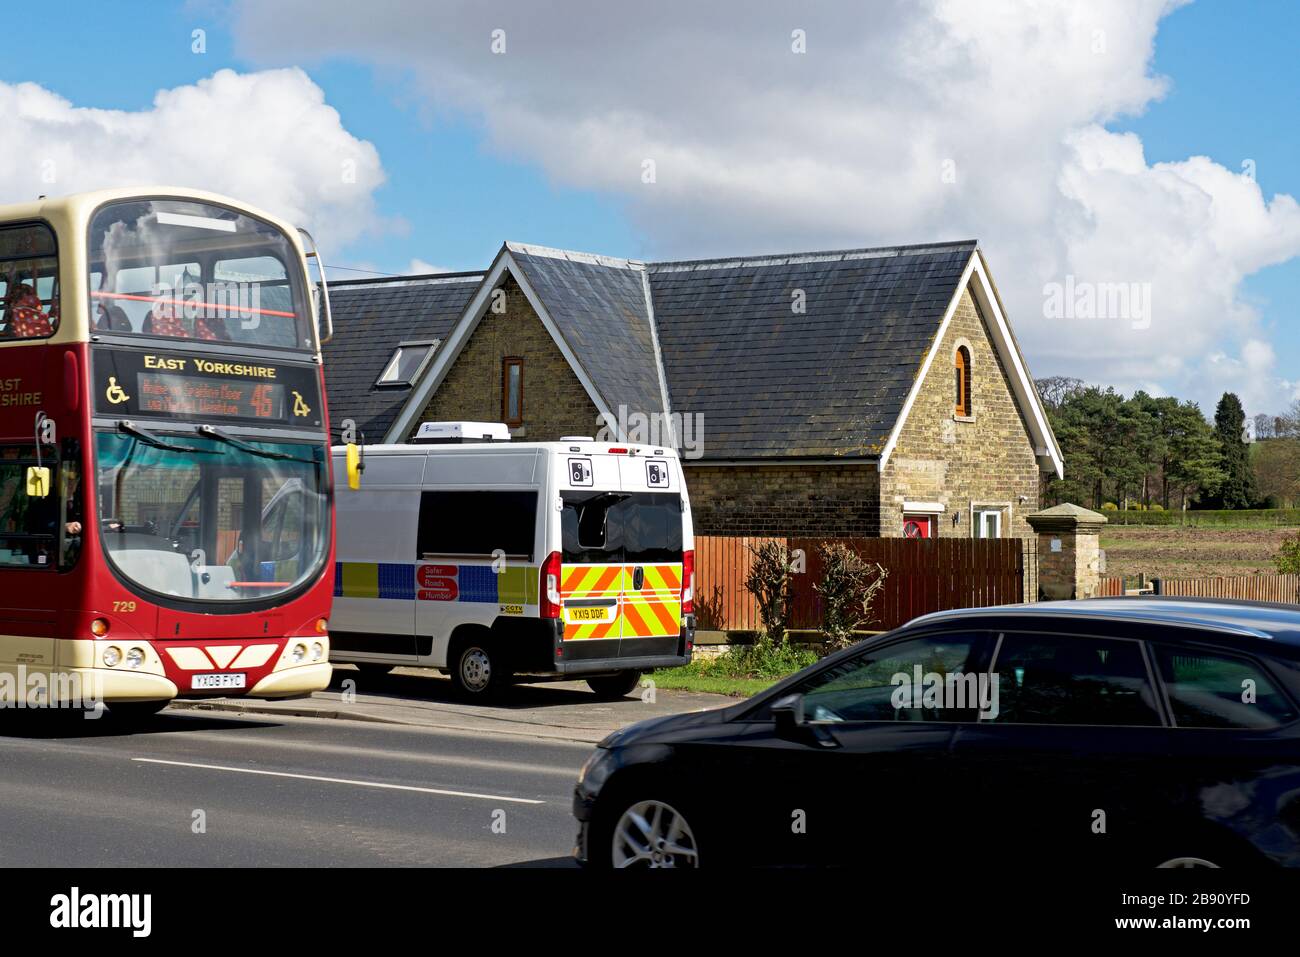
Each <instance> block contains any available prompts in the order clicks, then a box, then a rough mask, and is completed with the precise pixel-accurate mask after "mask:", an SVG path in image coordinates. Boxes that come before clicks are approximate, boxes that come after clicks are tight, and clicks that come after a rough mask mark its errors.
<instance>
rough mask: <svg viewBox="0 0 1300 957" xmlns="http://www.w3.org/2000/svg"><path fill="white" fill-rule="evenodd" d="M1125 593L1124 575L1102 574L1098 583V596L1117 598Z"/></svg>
mask: <svg viewBox="0 0 1300 957" xmlns="http://www.w3.org/2000/svg"><path fill="white" fill-rule="evenodd" d="M1123 594H1124V576H1123V575H1102V576H1101V580H1100V581H1099V582H1098V583H1097V596H1098V597H1099V598H1115V597H1118V596H1121V595H1123Z"/></svg>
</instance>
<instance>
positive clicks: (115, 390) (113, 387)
mask: <svg viewBox="0 0 1300 957" xmlns="http://www.w3.org/2000/svg"><path fill="white" fill-rule="evenodd" d="M104 395H105V397H106V398H107V399H108V401H109V402H111V403H113V405H121V404H122V403H123V402H130V401H131V397H130V396H129V395H127V394H126V390H125V389H123V388H122V387H121V386H120V385H118V384H117V376H115V375H111V376H109V377H108V388H107V389H106V390H104Z"/></svg>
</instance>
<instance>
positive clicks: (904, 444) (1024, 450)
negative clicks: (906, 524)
mask: <svg viewBox="0 0 1300 957" xmlns="http://www.w3.org/2000/svg"><path fill="white" fill-rule="evenodd" d="M961 344H964V345H967V346H968V347H969V349H970V352H971V369H972V376H971V380H972V381H971V398H972V406H973V407H972V409H971V411H972V412H973V413H974V414H973V415H972V416H971V421H958V420H957V419H956V418H955V417H954V406H955V399H956V396H955V393H956V388H955V385H954V370H953V362H954V355H955V353H956V349H957V347H958V345H961ZM1038 474H1039V469H1038V462H1037V459H1036V457H1035V455H1034V444H1033V440H1032V438H1031V437H1030V434H1029V430H1028V428H1027V427H1026V425H1025V420H1024V417H1023V416H1022V415H1021V413H1020V409H1019V406H1018V405H1017V404H1016V400H1015V395H1014V393H1013V392H1012V391H1011V384H1010V381H1009V379H1008V377H1007V370H1006V369H1005V368H1003V365H1002V362H1001V361H1000V360H999V358H998V356H997V353H996V351H995V350H994V348H993V344H992V342H991V341H990V340H989V337H988V332H987V330H986V328H985V325H984V322H983V320H982V318H981V316H980V314H979V312H978V310H977V308H976V305H975V301H974V300H973V299H972V298H971V295H970V291H969V290H967V291H965V292H963V293H962V297H961V301H960V303H959V304H958V307H957V310H956V312H955V313H954V315H953V320H952V322H951V323H949V326H948V330H947V332H946V333H945V334H944V340H943V343H942V344H941V346H940V348H939V351H938V353H937V354H936V356H935V360H934V363H933V364H932V365H931V367H930V372H929V374H928V375H927V376H926V380H925V383H924V384H923V385H922V387H921V391H920V393H919V394H918V396H917V400H916V403H915V404H914V405H913V406H912V411H911V413H910V415H909V416H908V419H907V424H906V425H905V426H904V428H903V431H902V434H901V435H900V436H899V440H898V444H897V445H896V446H895V447H894V452H893V454H892V455H891V457H890V460H889V463H888V465H886V467H885V471H884V474H883V475H882V476H881V498H880V505H881V526H882V534H884V535H901V534H902V516H903V503H904V502H905V501H907V502H942V503H943V504H944V505H945V506H946V507H947V510H946V511H945V512H944V513H943V514H942V515H941V516H940V517H939V521H938V525H937V529H938V533H939V534H940V535H943V536H954V535H956V536H963V537H970V535H971V505H972V504H975V505H976V506H1000V507H1001V508H1002V509H1003V510H1004V511H1003V519H1002V534H1003V536H1007V537H1011V536H1014V537H1018V538H1028V537H1032V536H1033V534H1034V533H1033V531H1032V530H1031V529H1030V528H1029V525H1028V524H1027V523H1026V522H1025V518H1024V517H1025V515H1027V514H1029V513H1030V512H1033V511H1035V510H1036V509H1037V508H1038V490H1039V479H1038ZM1022 495H1023V496H1025V501H1023V502H1022V501H1020V496H1022ZM954 513H960V515H961V521H960V524H958V525H957V526H954V525H953V524H952V516H953V514H954Z"/></svg>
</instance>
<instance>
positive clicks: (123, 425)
mask: <svg viewBox="0 0 1300 957" xmlns="http://www.w3.org/2000/svg"><path fill="white" fill-rule="evenodd" d="M117 427H118V429H119V430H121V431H123V432H125V433H126V434H127V435H129V436H131V437H132V438H133V439H136V440H137V441H140V442H143V443H144V444H145V445H150V446H153V447H154V448H155V449H164V450H166V451H168V452H189V453H191V454H197V455H216V454H217V451H216V450H215V449H200V448H196V447H195V446H192V445H173V444H172V443H171V442H168V441H167V440H166V439H162V438H159V437H158V436H156V435H154V434H153V433H152V432H150V431H149V430H148V429H142V428H140V426H138V425H136V424H135V423H134V422H131V421H129V420H127V419H121V420H119V421H118V423H117Z"/></svg>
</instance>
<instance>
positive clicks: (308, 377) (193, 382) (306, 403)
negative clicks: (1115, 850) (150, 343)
mask: <svg viewBox="0 0 1300 957" xmlns="http://www.w3.org/2000/svg"><path fill="white" fill-rule="evenodd" d="M93 361H94V370H95V386H94V388H95V408H96V412H98V413H99V414H100V415H110V416H113V417H115V418H131V417H133V416H142V417H146V418H166V419H184V420H186V421H202V420H204V419H218V420H222V419H224V420H231V421H243V422H248V423H262V424H268V425H271V424H274V425H287V426H304V427H315V426H319V425H321V424H323V422H324V410H323V409H322V408H321V406H322V405H323V403H322V402H321V399H320V379H319V376H320V371H319V369H317V368H316V367H315V366H310V365H298V364H291V363H285V362H258V361H253V360H248V359H238V358H234V359H227V358H225V357H219V356H201V355H196V354H194V353H181V352H165V353H162V352H137V351H135V350H126V349H114V348H99V349H96V350H95V352H94V359H93Z"/></svg>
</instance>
